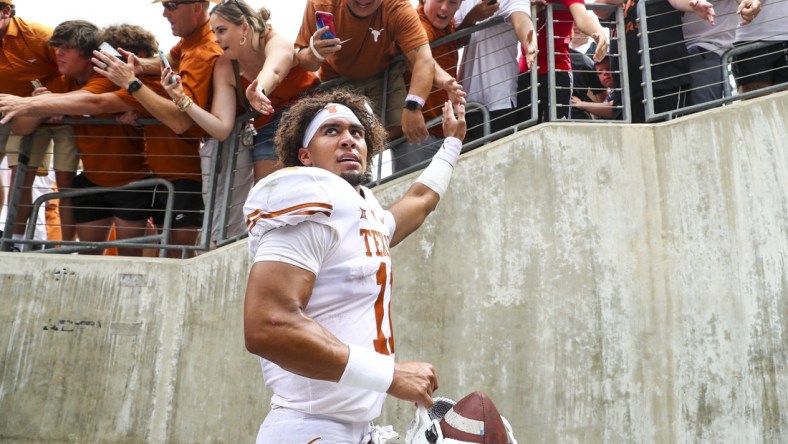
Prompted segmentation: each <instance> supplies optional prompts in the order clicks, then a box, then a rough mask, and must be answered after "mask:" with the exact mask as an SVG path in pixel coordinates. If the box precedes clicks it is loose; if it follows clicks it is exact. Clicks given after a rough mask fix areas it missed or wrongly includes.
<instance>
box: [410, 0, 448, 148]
mask: <svg viewBox="0 0 788 444" xmlns="http://www.w3.org/2000/svg"><path fill="white" fill-rule="evenodd" d="M416 11H417V12H418V14H419V19H420V20H421V25H422V26H423V27H424V31H426V32H427V38H428V39H429V40H430V42H433V41H435V40H438V39H439V38H441V37H445V36H447V35H449V34H451V33H453V32H454V20H452V21H451V22H449V26H447V27H446V28H445V29H438V28H436V27H434V26H432V23H430V21H429V20H428V19H427V16H426V15H425V14H424V4H422V3H419V6H418V7H417V9H416ZM459 49H460V45H459V44H458V43H457V41H456V40H454V41H451V42H449V43H445V44H443V45H441V46H438V47H435V48H432V57H433V58H434V59H435V61H436V62H438V65H440V67H441V68H443V69H444V70H445V71H446V72H447V73H449V75H451V76H452V77H454V78H455V79H456V78H457V62H458V61H459V58H460V57H459V54H458V51H459ZM411 75H412V74H411V72H410V71H406V72H405V84H406V85H408V87H410V79H411ZM447 100H449V94H448V93H446V91H445V90H444V89H441V88H438V89H433V90H432V91H431V92H430V95H429V96H428V97H427V100H425V101H424V107H423V108H422V110H423V111H422V114H424V120H425V121H427V120H430V119H432V118H434V117H438V116H440V115H442V114H443V104H444V103H445V102H446V101H447ZM429 131H430V132H431V133H433V134H435V135H436V136H438V137H443V127H441V126H440V125H438V126H433V127H432V128H430V129H429Z"/></svg>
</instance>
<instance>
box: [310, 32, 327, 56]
mask: <svg viewBox="0 0 788 444" xmlns="http://www.w3.org/2000/svg"><path fill="white" fill-rule="evenodd" d="M309 49H311V50H312V54H314V55H315V57H317V60H318V61H319V62H322V61H323V60H325V59H326V58H325V57H323V56H321V55H320V53H319V52H317V49H315V35H314V34H312V35H311V36H309Z"/></svg>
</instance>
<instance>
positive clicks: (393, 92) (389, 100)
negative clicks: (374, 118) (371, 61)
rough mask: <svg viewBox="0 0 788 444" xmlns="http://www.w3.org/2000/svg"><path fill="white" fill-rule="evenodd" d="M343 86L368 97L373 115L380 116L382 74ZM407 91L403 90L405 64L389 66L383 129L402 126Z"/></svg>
mask: <svg viewBox="0 0 788 444" xmlns="http://www.w3.org/2000/svg"><path fill="white" fill-rule="evenodd" d="M343 85H348V86H351V87H352V88H353V89H354V90H355V91H356V92H357V93H358V94H362V95H365V96H367V97H369V100H370V101H371V102H372V103H370V105H372V109H373V110H375V114H377V115H378V116H381V112H380V111H381V105H382V104H383V74H380V75H378V76H375V77H372V78H369V79H363V80H351V81H349V82H347V83H344V84H343ZM407 96H408V90H407V88H405V62H397V63H394V64H392V65H390V66H389V77H388V94H387V95H386V120H385V122H383V126H384V127H385V128H390V127H392V126H400V125H401V124H402V108H403V107H404V106H405V98H406V97H407Z"/></svg>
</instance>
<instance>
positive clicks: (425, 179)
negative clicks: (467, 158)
mask: <svg viewBox="0 0 788 444" xmlns="http://www.w3.org/2000/svg"><path fill="white" fill-rule="evenodd" d="M461 150H462V141H461V140H460V139H458V138H456V137H447V138H445V139H444V140H443V145H442V146H441V149H439V150H438V152H437V153H435V155H434V156H433V157H432V162H430V164H429V165H427V168H426V169H425V170H424V172H423V173H421V176H419V178H418V179H416V182H419V183H421V184H424V185H425V186H426V187H428V188H429V189H431V190H432V191H435V192H436V193H438V196H440V197H443V193H445V192H446V189H447V188H448V187H449V181H451V173H452V172H453V171H454V165H456V164H457V159H458V158H459V157H460V151H461Z"/></svg>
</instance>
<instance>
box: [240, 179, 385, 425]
mask: <svg viewBox="0 0 788 444" xmlns="http://www.w3.org/2000/svg"><path fill="white" fill-rule="evenodd" d="M361 189H362V194H363V196H362V194H359V193H357V192H356V190H355V189H354V188H353V187H352V186H350V184H348V183H347V182H346V181H345V180H344V179H342V178H340V177H339V176H336V175H335V174H332V173H330V172H328V171H326V170H323V169H320V168H314V167H297V168H287V169H284V170H280V171H278V172H276V173H274V174H271V175H269V176H268V177H266V178H265V179H263V180H261V181H260V182H258V183H257V184H256V185H255V186H254V188H252V190H251V192H250V193H249V197H248V199H247V201H246V205H245V206H244V214H245V215H246V220H247V228H248V229H249V249H250V251H251V252H252V254H253V255H254V256H255V259H254V260H255V262H259V261H282V262H286V263H290V264H292V265H295V266H298V267H301V268H303V269H305V270H309V271H312V272H313V273H315V275H316V276H317V278H316V280H315V284H314V287H313V289H312V296H311V298H310V300H309V303H308V304H307V306H306V310H305V312H306V315H307V316H309V317H310V318H312V319H314V320H315V321H317V322H318V323H320V324H321V325H322V326H323V327H325V328H326V329H328V330H329V331H330V332H331V333H332V334H334V335H335V336H336V337H337V338H338V339H339V340H340V341H342V342H344V343H346V344H354V345H358V346H362V347H366V348H368V349H369V350H375V351H377V352H378V353H381V354H384V355H388V356H390V357H391V360H392V361H393V360H394V353H393V352H394V350H393V337H392V330H391V320H390V317H389V308H390V301H391V258H390V256H389V239H390V238H391V235H392V234H393V233H394V228H395V224H394V218H393V216H392V215H391V213H390V212H388V211H385V210H383V208H381V206H380V204H379V203H378V201H377V200H376V199H375V197H374V195H373V194H372V191H370V190H369V189H367V188H364V187H361ZM260 363H261V365H262V368H263V377H264V379H265V383H266V385H268V387H270V388H271V389H272V390H273V392H274V396H273V398H272V400H271V402H272V404H275V405H278V406H282V407H286V408H290V409H293V410H297V411H299V412H303V413H307V414H313V415H322V416H326V417H329V418H332V419H335V420H338V421H345V422H361V421H370V420H372V419H374V418H376V417H377V416H379V415H380V411H381V407H382V405H383V401H384V400H385V396H386V394H385V393H378V392H373V391H369V390H361V389H356V388H352V387H346V386H340V385H339V384H337V383H334V382H328V381H320V380H314V379H309V378H305V377H302V376H298V375H295V374H293V373H290V372H288V371H286V370H284V369H282V368H281V367H279V366H278V365H276V364H274V363H272V362H270V361H267V360H265V359H262V358H261V359H260Z"/></svg>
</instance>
